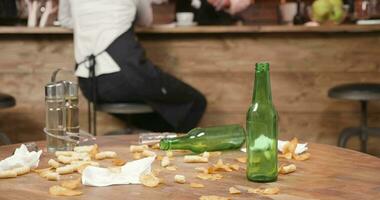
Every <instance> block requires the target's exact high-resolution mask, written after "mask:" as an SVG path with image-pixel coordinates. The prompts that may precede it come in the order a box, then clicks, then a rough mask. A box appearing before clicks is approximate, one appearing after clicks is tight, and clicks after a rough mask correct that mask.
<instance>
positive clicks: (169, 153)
mask: <svg viewBox="0 0 380 200" xmlns="http://www.w3.org/2000/svg"><path fill="white" fill-rule="evenodd" d="M166 156H167V157H169V158H172V157H173V156H174V154H173V151H166Z"/></svg>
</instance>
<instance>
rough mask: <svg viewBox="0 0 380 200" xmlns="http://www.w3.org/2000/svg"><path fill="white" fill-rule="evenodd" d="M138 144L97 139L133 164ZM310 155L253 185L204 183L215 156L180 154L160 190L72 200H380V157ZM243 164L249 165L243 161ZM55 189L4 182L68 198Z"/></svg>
mask: <svg viewBox="0 0 380 200" xmlns="http://www.w3.org/2000/svg"><path fill="white" fill-rule="evenodd" d="M136 143H137V137H136V136H107V137H98V140H97V144H99V147H100V150H112V151H116V152H117V153H118V155H119V157H121V158H123V159H127V160H129V161H130V160H132V155H131V153H130V152H129V148H128V147H129V145H130V144H136ZM18 146H19V145H11V146H2V147H0V159H4V158H5V157H7V156H9V155H10V154H11V153H12V152H13V151H14V149H15V148H16V147H18ZM38 146H39V147H40V148H44V142H38ZM309 152H310V153H311V154H312V157H311V159H310V160H307V161H290V162H292V163H295V164H296V165H297V171H296V172H294V173H291V174H288V175H279V178H278V181H277V182H274V183H253V182H249V181H248V180H247V179H246V176H245V171H244V170H242V169H240V170H239V171H237V172H221V173H222V174H223V176H224V177H223V179H221V180H217V181H209V180H200V179H198V178H196V171H195V169H194V168H195V167H200V166H208V165H209V164H211V163H215V162H216V161H217V159H218V158H217V157H215V158H212V159H211V160H210V163H209V164H190V163H183V158H182V156H178V157H176V158H175V161H172V162H174V163H175V165H176V166H177V167H178V169H177V171H168V170H163V171H162V172H161V173H160V175H159V177H160V178H163V179H164V184H160V185H159V186H158V187H156V188H148V187H144V186H142V185H118V186H109V187H88V186H85V187H83V193H84V194H83V195H82V196H78V197H71V199H91V200H95V199H149V200H151V199H198V198H199V197H200V196H201V195H218V196H224V197H230V198H231V199H284V200H288V199H289V200H299V199H306V200H311V199H313V200H314V199H323V200H326V199H338V200H351V199H352V200H358V199H374V200H375V199H380V159H379V158H376V157H373V156H370V155H366V154H362V153H359V152H355V151H351V150H346V149H342V148H338V147H334V146H329V145H322V144H310V148H309ZM159 153H161V154H163V152H159ZM241 156H244V153H242V152H239V151H229V152H223V154H222V155H221V157H222V158H223V161H224V162H228V163H237V162H236V161H235V160H234V158H236V157H241ZM50 157H51V155H49V154H46V153H44V154H43V155H42V158H41V162H40V168H42V167H47V161H48V159H49V158H50ZM104 162H107V161H104ZM108 162H110V161H108ZM285 162H287V161H285V160H282V159H281V160H280V163H285ZM240 165H241V166H242V167H243V166H244V164H241V163H240ZM153 168H154V169H155V168H160V166H159V162H158V161H155V162H154V166H153ZM176 174H182V175H185V176H186V181H187V183H186V184H178V183H175V182H174V175H176ZM67 176H70V175H67ZM191 182H196V183H202V184H204V185H205V188H191V187H190V185H189V183H191ZM52 185H57V182H55V181H53V182H51V181H46V180H45V179H42V178H41V177H39V176H38V175H37V174H35V173H30V174H27V175H24V176H21V177H17V178H13V179H0V199H12V200H18V199H20V200H21V199H22V200H24V199H53V198H59V199H65V197H53V196H50V195H49V193H48V190H49V187H50V186H52ZM231 186H235V187H237V188H244V187H251V188H257V187H272V186H276V187H278V188H280V193H279V194H278V195H271V196H259V195H257V194H249V193H247V192H246V191H244V190H242V193H241V194H238V195H236V194H235V195H232V194H229V193H228V189H229V187H231Z"/></svg>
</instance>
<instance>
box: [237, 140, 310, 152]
mask: <svg viewBox="0 0 380 200" xmlns="http://www.w3.org/2000/svg"><path fill="white" fill-rule="evenodd" d="M288 142H289V141H283V140H278V142H277V149H278V151H280V152H283V150H284V147H285V145H286V144H287V143H288ZM307 150H308V147H307V143H301V144H297V147H296V150H295V153H296V154H301V153H303V152H305V151H307ZM241 151H242V152H247V148H242V149H241Z"/></svg>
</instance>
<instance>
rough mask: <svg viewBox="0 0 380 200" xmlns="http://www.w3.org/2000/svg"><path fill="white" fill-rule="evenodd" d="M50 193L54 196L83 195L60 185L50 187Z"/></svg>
mask: <svg viewBox="0 0 380 200" xmlns="http://www.w3.org/2000/svg"><path fill="white" fill-rule="evenodd" d="M49 193H50V194H51V195H54V196H78V195H81V194H82V192H81V191H78V190H71V189H67V188H64V187H62V186H59V185H55V186H52V187H50V188H49Z"/></svg>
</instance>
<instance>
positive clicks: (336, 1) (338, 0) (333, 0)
mask: <svg viewBox="0 0 380 200" xmlns="http://www.w3.org/2000/svg"><path fill="white" fill-rule="evenodd" d="M329 1H330V4H331V5H332V6H333V7H339V8H341V7H342V6H343V1H342V0H329Z"/></svg>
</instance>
